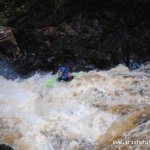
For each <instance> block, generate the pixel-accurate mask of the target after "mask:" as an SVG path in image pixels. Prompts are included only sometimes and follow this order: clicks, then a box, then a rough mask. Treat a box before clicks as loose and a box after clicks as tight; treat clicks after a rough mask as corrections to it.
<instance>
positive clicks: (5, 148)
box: [0, 144, 13, 150]
mask: <svg viewBox="0 0 150 150" xmlns="http://www.w3.org/2000/svg"><path fill="white" fill-rule="evenodd" d="M0 150H13V148H12V147H10V146H9V145H6V144H0Z"/></svg>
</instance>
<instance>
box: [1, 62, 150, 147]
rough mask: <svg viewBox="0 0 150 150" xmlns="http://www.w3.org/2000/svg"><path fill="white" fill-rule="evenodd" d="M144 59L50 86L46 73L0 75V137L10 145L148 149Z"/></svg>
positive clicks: (149, 91) (149, 74)
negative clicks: (140, 63)
mask: <svg viewBox="0 0 150 150" xmlns="http://www.w3.org/2000/svg"><path fill="white" fill-rule="evenodd" d="M149 70H150V64H147V65H145V66H144V65H143V66H142V67H141V68H140V69H138V70H135V71H129V70H128V68H127V67H125V66H123V65H119V66H117V67H115V68H112V69H110V70H108V71H90V72H88V73H87V72H81V73H83V74H84V75H83V76H81V77H80V78H77V79H74V80H72V81H71V82H69V83H59V84H57V85H56V86H55V87H53V88H48V87H46V86H45V82H46V80H48V79H51V78H53V77H54V75H51V74H50V73H46V74H44V75H41V74H39V73H36V74H35V75H33V76H31V77H29V78H27V79H20V78H17V79H15V80H11V79H6V78H4V77H2V76H1V77H0V83H1V86H0V142H1V143H5V144H8V145H10V146H11V147H13V148H14V149H16V150H101V149H104V150H110V149H114V150H116V149H121V150H123V149H145V150H146V149H150V144H131V143H130V144H124V145H123V144H113V141H115V140H123V141H124V140H139V141H142V140H145V141H146V140H150V139H149V137H150V71H149Z"/></svg>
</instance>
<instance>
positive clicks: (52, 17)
mask: <svg viewBox="0 0 150 150" xmlns="http://www.w3.org/2000/svg"><path fill="white" fill-rule="evenodd" d="M0 7H1V9H0V11H1V13H0V25H1V26H7V27H11V28H12V30H13V32H14V34H15V37H16V40H17V43H18V45H17V47H16V48H15V47H14V45H13V46H10V44H9V45H8V44H7V43H8V42H7V41H6V42H2V41H0V53H1V55H0V56H1V57H2V58H4V55H7V57H9V58H13V57H15V60H13V61H12V62H13V63H15V66H17V69H18V70H19V71H20V72H22V73H27V72H30V71H33V70H37V69H41V70H55V69H56V68H57V67H58V66H59V65H62V64H63V65H68V66H70V67H71V68H72V69H73V70H76V71H77V70H91V69H95V68H99V69H109V68H111V67H114V66H116V65H118V64H120V63H122V64H125V65H127V66H128V67H129V68H130V69H136V68H138V67H139V66H140V64H142V63H144V62H146V61H148V60H149V58H150V55H149V54H150V42H149V41H150V17H149V14H150V1H149V0H136V1H134V0H126V1H120V0H100V1H99V0H82V1H79V0H47V1H40V0H33V1H32V2H30V1H25V0H23V1H18V0H13V1H11V2H10V1H8V0H5V1H4V0H2V1H1V2H0ZM1 28H2V27H1ZM1 36H2V35H1ZM1 43H2V44H1ZM9 43H10V42H9ZM15 46H16V45H15ZM12 47H13V51H12ZM10 48H11V50H10ZM17 48H19V49H20V54H19V55H16V50H15V49H17ZM16 64H17V65H16Z"/></svg>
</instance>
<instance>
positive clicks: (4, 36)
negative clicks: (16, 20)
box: [0, 27, 20, 59]
mask: <svg viewBox="0 0 150 150" xmlns="http://www.w3.org/2000/svg"><path fill="white" fill-rule="evenodd" d="M19 53H20V49H19V47H18V45H17V42H16V39H15V36H14V34H13V31H12V29H11V28H8V27H0V58H1V59H2V58H4V57H5V58H6V57H9V58H16V57H17V56H18V55H19Z"/></svg>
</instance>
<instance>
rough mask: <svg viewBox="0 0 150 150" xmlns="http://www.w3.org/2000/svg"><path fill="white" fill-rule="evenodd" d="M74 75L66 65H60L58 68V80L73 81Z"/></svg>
mask: <svg viewBox="0 0 150 150" xmlns="http://www.w3.org/2000/svg"><path fill="white" fill-rule="evenodd" d="M72 79H73V75H72V74H71V73H70V72H69V71H68V69H67V68H66V67H59V69H58V78H57V80H58V81H71V80H72Z"/></svg>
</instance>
